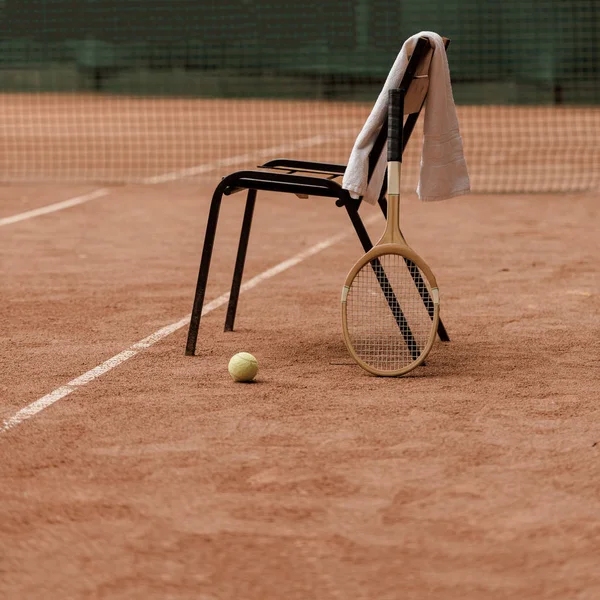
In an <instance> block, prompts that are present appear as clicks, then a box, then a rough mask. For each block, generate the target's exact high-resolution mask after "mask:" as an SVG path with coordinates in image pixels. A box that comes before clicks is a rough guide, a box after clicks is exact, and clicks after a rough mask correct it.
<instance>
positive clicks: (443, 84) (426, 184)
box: [342, 31, 471, 204]
mask: <svg viewBox="0 0 600 600" xmlns="http://www.w3.org/2000/svg"><path fill="white" fill-rule="evenodd" d="M420 37H427V38H429V40H430V41H431V42H432V43H433V44H434V46H435V52H434V54H433V58H432V60H431V64H430V66H429V91H428V93H427V98H426V100H425V123H424V138H423V148H422V152H421V171H420V174H419V185H418V186H417V194H418V195H419V198H420V199H421V200H445V199H446V198H451V197H453V196H459V195H460V194H467V193H468V192H469V191H470V189H471V188H470V183H469V174H468V171H467V163H466V162H465V158H464V153H463V146H462V138H461V137H460V132H459V130H458V118H457V116H456V107H455V105H454V97H453V96H452V86H451V83H450V69H449V67H448V58H447V56H446V50H445V48H444V41H443V40H442V38H441V37H440V36H439V35H438V34H437V33H433V32H431V31H422V32H421V33H417V34H416V35H413V36H412V37H410V38H409V39H408V40H406V42H405V43H404V45H403V46H402V50H400V54H398V57H397V58H396V61H395V62H394V65H393V66H392V69H391V71H390V73H389V75H388V77H387V80H386V82H385V84H384V86H383V89H382V90H381V93H380V94H379V97H378V98H377V101H376V103H375V106H374V107H373V110H372V111H371V114H370V115H369V117H368V119H367V121H366V122H365V124H364V126H363V128H362V130H361V132H360V133H359V135H358V137H357V138H356V141H355V143H354V148H353V149H352V153H351V154H350V158H349V160H348V166H347V168H346V172H345V174H344V178H343V181H342V187H343V188H344V189H346V190H348V191H349V192H350V195H351V196H352V197H353V198H359V197H361V196H362V197H363V198H364V200H366V201H367V202H369V203H371V204H375V203H376V202H377V199H378V198H379V192H380V191H381V186H382V184H383V178H384V177H385V169H386V164H387V156H386V152H385V151H383V152H382V153H381V156H380V157H379V161H378V162H377V166H376V168H375V171H374V172H373V175H372V177H371V181H370V182H368V175H369V153H370V152H371V149H372V147H373V144H374V143H375V139H376V138H377V134H378V133H379V131H380V129H381V126H382V124H383V121H384V119H385V115H386V114H387V105H388V90H389V89H392V88H397V87H398V86H399V85H400V82H401V81H402V77H403V75H404V71H405V70H406V66H407V65H408V57H409V56H410V55H411V54H412V52H413V49H414V47H415V44H416V42H417V40H418V39H419V38H420Z"/></svg>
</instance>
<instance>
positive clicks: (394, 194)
mask: <svg viewBox="0 0 600 600" xmlns="http://www.w3.org/2000/svg"><path fill="white" fill-rule="evenodd" d="M405 93H406V92H405V90H390V105H391V106H392V105H395V106H393V108H390V117H389V126H390V135H389V136H388V140H389V141H390V143H392V142H391V140H393V139H394V138H396V140H399V141H397V142H396V144H395V146H392V147H390V148H389V150H388V211H387V222H386V228H385V231H384V233H383V235H382V236H381V238H380V239H379V241H378V242H377V243H376V244H375V246H374V247H373V248H372V249H371V250H369V252H367V253H366V254H365V255H364V256H363V257H362V258H361V259H360V260H359V261H358V262H357V263H356V264H355V265H354V266H353V267H352V269H351V270H350V273H348V276H347V277H346V281H345V283H344V288H343V290H342V331H343V335H344V342H345V344H346V348H347V349H348V352H349V353H350V355H351V356H352V358H353V359H354V360H355V361H356V362H357V363H358V364H359V365H360V366H361V367H362V368H363V369H365V370H366V371H369V372H370V373H373V374H374V375H380V376H384V377H386V376H387V377H397V376H399V375H404V374H406V373H408V372H409V371H412V370H413V369H414V368H415V367H418V366H419V365H420V364H421V363H422V362H423V361H424V360H425V358H427V355H428V354H429V352H430V351H431V348H432V347H433V344H434V342H435V339H436V336H437V329H438V323H439V319H440V296H439V289H438V287H437V281H436V279H435V276H434V274H433V272H432V271H431V269H430V268H429V265H428V264H427V263H426V262H425V261H424V260H423V259H422V258H421V257H420V256H419V255H418V254H417V253H416V252H415V251H414V250H412V249H411V248H410V247H409V246H408V244H407V243H406V240H405V239H404V237H403V235H402V232H401V230H400V176H401V170H402V121H403V115H404V95H405ZM387 254H395V255H398V256H401V257H402V258H404V259H405V260H406V261H411V262H412V263H414V264H415V265H416V266H417V267H418V268H419V269H420V270H421V272H422V273H423V275H424V276H425V278H426V279H427V280H428V282H429V284H430V286H431V300H432V302H433V315H432V316H431V315H430V318H431V330H430V334H429V337H428V339H427V343H426V345H425V347H424V348H423V350H422V351H421V353H420V354H419V356H418V358H416V359H415V360H413V362H412V363H410V364H409V365H407V366H405V367H403V368H402V369H396V370H392V371H385V370H382V369H377V368H375V367H372V366H371V365H369V364H367V363H366V362H365V361H364V360H362V359H361V358H360V357H359V356H358V355H357V353H356V351H355V350H354V347H353V345H352V342H351V340H350V334H349V332H348V315H347V307H348V304H347V299H348V292H349V291H350V287H351V286H352V282H353V281H354V278H355V277H356V275H357V274H358V272H359V271H360V270H361V269H362V268H363V267H364V266H365V265H367V264H369V263H371V262H372V261H373V260H375V259H377V258H378V257H380V256H382V255H387ZM407 268H408V264H407ZM380 284H381V282H380ZM415 285H416V282H415ZM390 310H391V308H390Z"/></svg>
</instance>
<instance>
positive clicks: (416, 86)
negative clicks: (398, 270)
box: [185, 37, 450, 356]
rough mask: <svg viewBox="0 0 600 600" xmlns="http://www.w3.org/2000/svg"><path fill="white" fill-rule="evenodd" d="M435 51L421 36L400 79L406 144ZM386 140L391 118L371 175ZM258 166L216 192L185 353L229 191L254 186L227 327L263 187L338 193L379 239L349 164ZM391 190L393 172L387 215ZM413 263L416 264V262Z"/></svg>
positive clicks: (359, 229)
mask: <svg viewBox="0 0 600 600" xmlns="http://www.w3.org/2000/svg"><path fill="white" fill-rule="evenodd" d="M444 41H445V44H446V48H447V47H448V44H449V40H447V39H445V40H444ZM433 52H434V48H433V45H431V44H430V42H429V40H428V39H427V38H425V37H422V38H419V40H418V41H417V43H416V44H415V48H414V50H413V53H412V55H411V57H410V59H409V61H408V65H407V68H406V71H405V73H404V77H403V79H402V82H401V84H400V88H401V89H404V90H406V101H405V111H404V114H405V115H407V117H406V120H405V122H404V128H403V140H404V147H406V144H407V143H408V141H409V139H410V136H411V134H412V132H413V129H414V127H415V124H416V122H417V120H418V118H419V115H420V114H421V110H422V108H423V104H424V102H425V97H426V95H427V89H428V84H429V80H428V77H427V72H428V69H429V64H430V62H431V57H432V56H433ZM386 142H387V122H385V123H384V124H383V126H382V128H381V131H380V133H379V135H378V137H377V139H376V141H375V144H374V146H373V150H372V151H371V153H370V155H369V178H370V177H371V175H372V173H373V171H374V169H375V165H376V164H377V161H378V158H379V156H381V152H382V151H383V150H384V148H385V146H386ZM258 169H263V170H260V171H259V170H247V171H237V172H235V173H231V174H230V175H227V176H226V177H224V178H223V179H222V180H221V182H220V183H219V185H218V186H217V187H216V189H215V191H214V193H213V197H212V202H211V205H210V211H209V214H208V223H207V226H206V234H205V237H204V247H203V249H202V259H201V261H200V270H199V273H198V282H197V285H196V293H195V296H194V304H193V308H192V316H191V320H190V326H189V329H188V337H187V344H186V350H185V353H186V355H188V356H193V355H194V354H195V351H196V342H197V339H198V329H199V327H200V318H201V315H202V308H203V305H204V296H205V292H206V284H207V281H208V274H209V270H210V261H211V257H212V251H213V246H214V241H215V234H216V230H217V224H218V220H219V210H220V207H221V201H222V199H223V196H224V195H225V196H230V195H232V194H235V193H237V192H241V191H243V190H248V195H247V198H246V208H245V211H244V218H243V222H242V230H241V234H240V240H239V244H238V251H237V258H236V261H235V268H234V273H233V281H232V284H231V292H230V296H229V305H228V308H227V316H226V318H225V331H232V330H233V325H234V321H235V315H236V311H237V305H238V299H239V295H240V288H241V284H242V275H243V272H244V264H245V262H246V251H247V248H248V240H249V237H250V228H251V225H252V217H253V214H254V205H255V203H256V196H257V192H258V190H268V191H273V192H283V193H290V194H295V195H296V196H298V197H300V198H307V197H308V196H320V197H325V198H335V199H336V202H335V204H336V206H338V207H344V208H345V209H346V212H347V214H348V217H349V218H350V221H351V222H352V225H353V226H354V229H355V231H356V234H357V235H358V238H359V240H360V242H361V244H362V247H363V249H364V251H365V252H368V251H369V250H370V249H371V248H372V247H373V243H372V242H371V239H370V238H369V235H368V233H367V230H366V228H365V226H364V223H363V221H362V219H361V217H360V215H359V213H358V209H359V208H360V205H361V202H362V198H360V199H354V198H352V197H351V196H350V194H349V193H348V192H347V191H346V190H344V189H342V187H341V184H340V183H339V182H338V181H336V179H339V178H340V177H341V176H343V174H344V172H345V170H346V166H345V165H339V164H329V163H321V162H310V161H300V160H291V159H285V158H278V159H275V160H271V161H269V162H267V163H265V164H263V165H260V166H259V167H258ZM386 193H387V178H385V177H384V183H383V186H382V189H381V192H380V194H379V199H378V204H379V207H380V208H381V211H382V212H383V214H384V216H387V201H386ZM408 266H409V268H410V265H408ZM410 271H411V274H412V275H413V277H415V273H416V277H419V276H420V275H419V274H418V269H410ZM415 283H416V284H417V283H418V281H417V280H415ZM423 302H424V303H425V305H426V306H427V307H428V308H430V307H431V310H433V303H432V302H431V299H430V298H428V297H423ZM438 336H439V338H440V340H441V341H443V342H449V341H450V338H449V336H448V333H447V332H446V329H445V327H444V324H443V323H442V321H441V319H440V321H439V326H438Z"/></svg>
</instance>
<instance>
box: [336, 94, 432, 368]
mask: <svg viewBox="0 0 600 600" xmlns="http://www.w3.org/2000/svg"><path fill="white" fill-rule="evenodd" d="M403 116H404V90H398V89H396V90H390V92H389V108H388V157H387V158H388V170H387V177H388V211H387V224H386V229H385V232H384V234H383V236H382V237H381V239H380V240H379V241H378V242H377V244H376V245H375V246H374V247H373V248H372V249H371V250H370V251H369V252H367V254H365V255H364V256H363V257H362V258H361V259H360V260H359V261H358V262H357V263H356V264H355V265H354V267H353V268H352V270H351V271H350V273H349V274H348V277H347V278H346V283H345V285H344V289H343V291H342V329H343V333H344V341H345V343H346V346H347V348H348V351H349V352H350V354H351V355H352V357H353V358H354V360H355V361H356V362H357V363H358V364H359V365H360V366H361V367H362V368H363V369H366V370H367V371H369V372H370V373H373V374H375V375H383V376H397V375H404V374H405V373H408V372H409V371H411V370H412V369H414V368H415V367H417V366H418V365H420V364H421V363H422V362H423V361H424V360H425V358H426V357H427V355H428V354H429V351H430V350H431V347H432V346H433V343H434V341H435V337H436V332H437V327H438V322H439V312H440V303H439V290H438V287H437V283H436V280H435V277H434V275H433V273H432V272H431V269H430V268H429V266H428V265H427V263H426V262H425V261H424V260H423V259H422V258H421V257H420V256H419V255H417V254H416V253H415V252H414V251H413V250H412V249H411V248H409V247H408V244H407V243H406V241H405V239H404V237H403V236H402V233H401V231H400V221H399V216H400V174H401V165H402V145H403V142H402V124H403Z"/></svg>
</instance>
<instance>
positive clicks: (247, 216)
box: [225, 190, 256, 331]
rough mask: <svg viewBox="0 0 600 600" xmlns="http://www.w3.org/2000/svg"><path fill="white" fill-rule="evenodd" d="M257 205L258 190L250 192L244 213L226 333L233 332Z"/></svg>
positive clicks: (226, 321)
mask: <svg viewBox="0 0 600 600" xmlns="http://www.w3.org/2000/svg"><path fill="white" fill-rule="evenodd" d="M255 203H256V190H248V197H247V199H246V209H245V211H244V221H243V223H242V232H241V234H240V243H239V245H238V251H237V258H236V259H235V268H234V270H233V281H232V282H231V292H230V294H229V305H228V306H227V317H226V318H225V331H233V324H234V321H235V314H236V312H237V305H238V299H239V297H240V288H241V285H242V275H243V274H244V264H245V263H246V251H247V250H248V240H249V239H250V227H251V225H252V216H253V215H254V205H255Z"/></svg>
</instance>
